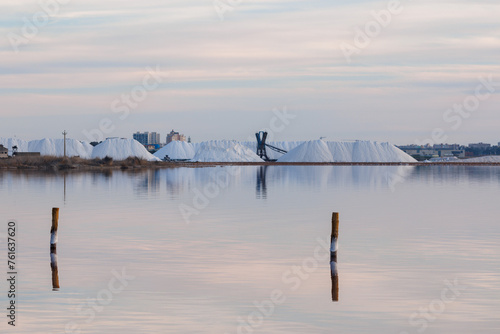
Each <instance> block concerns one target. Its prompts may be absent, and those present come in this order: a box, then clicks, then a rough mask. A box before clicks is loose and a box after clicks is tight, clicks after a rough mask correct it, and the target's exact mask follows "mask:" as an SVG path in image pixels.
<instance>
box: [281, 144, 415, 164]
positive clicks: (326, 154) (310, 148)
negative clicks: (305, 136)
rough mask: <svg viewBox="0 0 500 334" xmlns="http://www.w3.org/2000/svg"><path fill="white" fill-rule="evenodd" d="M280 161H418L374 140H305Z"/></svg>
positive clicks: (395, 148)
mask: <svg viewBox="0 0 500 334" xmlns="http://www.w3.org/2000/svg"><path fill="white" fill-rule="evenodd" d="M278 162H416V160H415V159H414V158H412V157H411V156H409V155H408V154H406V153H405V152H403V151H401V150H400V149H398V148H397V147H396V146H394V145H391V144H389V143H378V142H372V141H360V140H358V141H355V142H324V141H323V140H314V141H308V142H304V143H303V144H301V145H299V146H297V147H296V148H294V149H292V150H291V151H289V152H288V153H287V154H285V155H283V156H282V157H280V158H279V159H278Z"/></svg>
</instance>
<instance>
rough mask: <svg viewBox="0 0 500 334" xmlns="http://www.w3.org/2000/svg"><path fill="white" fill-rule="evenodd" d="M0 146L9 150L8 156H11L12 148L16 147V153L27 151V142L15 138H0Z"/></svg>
mask: <svg viewBox="0 0 500 334" xmlns="http://www.w3.org/2000/svg"><path fill="white" fill-rule="evenodd" d="M0 145H3V146H4V147H5V148H6V149H8V150H9V155H12V146H17V151H18V152H27V151H28V142H27V141H26V140H22V139H17V138H0Z"/></svg>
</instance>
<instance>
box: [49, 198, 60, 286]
mask: <svg viewBox="0 0 500 334" xmlns="http://www.w3.org/2000/svg"><path fill="white" fill-rule="evenodd" d="M58 227H59V208H52V227H51V229H50V268H51V269H52V291H58V290H59V269H58V268H57V229H58Z"/></svg>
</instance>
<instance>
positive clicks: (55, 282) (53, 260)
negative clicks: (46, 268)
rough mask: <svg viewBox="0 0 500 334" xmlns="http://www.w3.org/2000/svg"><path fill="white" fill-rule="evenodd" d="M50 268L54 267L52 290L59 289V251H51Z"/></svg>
mask: <svg viewBox="0 0 500 334" xmlns="http://www.w3.org/2000/svg"><path fill="white" fill-rule="evenodd" d="M50 269H52V291H59V269H58V267H57V252H56V250H55V249H54V250H51V252H50Z"/></svg>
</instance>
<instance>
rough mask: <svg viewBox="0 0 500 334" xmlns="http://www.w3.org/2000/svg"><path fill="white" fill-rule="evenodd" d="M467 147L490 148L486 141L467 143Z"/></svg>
mask: <svg viewBox="0 0 500 334" xmlns="http://www.w3.org/2000/svg"><path fill="white" fill-rule="evenodd" d="M469 147H470V148H472V149H477V150H487V149H489V148H491V144H486V143H477V144H469Z"/></svg>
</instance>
